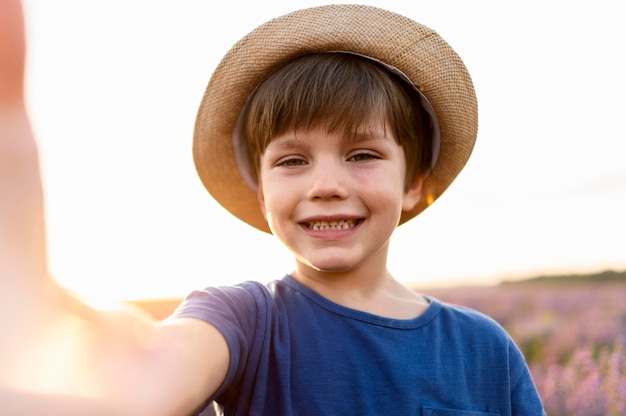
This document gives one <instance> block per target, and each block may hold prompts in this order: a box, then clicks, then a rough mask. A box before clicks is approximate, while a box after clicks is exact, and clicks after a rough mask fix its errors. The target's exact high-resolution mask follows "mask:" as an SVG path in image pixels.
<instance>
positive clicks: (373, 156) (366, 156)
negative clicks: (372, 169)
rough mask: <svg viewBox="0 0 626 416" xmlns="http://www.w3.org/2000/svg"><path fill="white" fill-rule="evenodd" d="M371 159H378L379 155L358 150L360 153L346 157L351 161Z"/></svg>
mask: <svg viewBox="0 0 626 416" xmlns="http://www.w3.org/2000/svg"><path fill="white" fill-rule="evenodd" d="M371 159H380V156H378V155H376V154H374V153H369V152H360V153H356V154H353V155H352V156H350V157H349V158H348V160H350V161H353V162H363V161H366V160H371Z"/></svg>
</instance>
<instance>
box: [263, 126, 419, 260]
mask: <svg viewBox="0 0 626 416" xmlns="http://www.w3.org/2000/svg"><path fill="white" fill-rule="evenodd" d="M340 130H341V129H340ZM391 131H392V130H391V129H390V128H385V126H383V125H381V124H380V123H371V125H368V126H363V128H362V129H360V131H359V134H358V135H357V137H356V138H353V137H346V136H345V135H344V134H343V133H342V132H341V131H338V132H335V133H328V132H327V131H326V129H324V128H323V126H322V127H321V128H319V127H318V128H314V129H311V130H308V131H306V130H298V131H291V132H288V133H286V134H282V135H280V136H278V137H276V138H274V139H273V140H272V141H271V142H270V144H269V145H268V147H267V149H266V151H265V153H264V154H263V155H262V156H261V160H260V172H259V179H260V180H259V182H260V183H259V201H260V203H261V209H262V210H263V212H264V214H265V217H266V219H267V221H268V223H269V227H270V229H271V230H272V233H273V234H274V235H275V236H277V237H278V238H279V239H280V240H281V241H282V242H283V244H285V245H286V247H287V248H288V249H289V250H291V251H292V252H293V253H294V255H295V256H296V260H297V263H298V267H299V268H300V267H306V268H312V269H314V270H317V271H324V272H350V271H352V270H356V269H358V268H360V267H363V266H365V267H370V266H374V264H375V263H374V262H378V263H377V264H378V265H379V266H382V267H385V268H386V259H387V249H388V242H389V238H390V236H391V234H392V233H393V231H394V230H395V228H396V226H397V224H398V221H399V219H400V214H401V212H402V211H403V210H409V209H411V208H413V206H414V205H415V204H417V202H418V201H419V199H420V190H421V180H416V181H415V184H414V185H413V186H412V187H411V189H409V190H408V191H406V192H405V169H406V166H405V164H406V162H405V158H404V152H403V150H402V147H401V146H400V145H399V144H398V143H397V141H396V140H395V138H394V137H393V135H392V133H391Z"/></svg>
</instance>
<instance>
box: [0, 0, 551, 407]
mask: <svg viewBox="0 0 626 416" xmlns="http://www.w3.org/2000/svg"><path fill="white" fill-rule="evenodd" d="M3 6H4V4H3ZM0 46H3V45H2V44H0ZM0 52H2V53H6V54H7V56H11V54H10V51H9V50H8V49H0ZM18 61H19V59H18V60H16V61H15V62H16V63H19V62H18ZM18 66H19V65H18ZM16 68H17V66H16ZM2 77H4V75H3V74H2V73H0V82H5V81H7V80H9V81H10V77H4V78H2ZM11 82H12V81H11ZM0 85H4V84H2V83H0ZM7 85H8V83H7ZM7 97H8V96H7ZM2 98H3V104H4V103H5V101H6V103H8V104H7V105H3V107H2V110H3V114H12V111H14V110H15V111H16V112H17V113H19V114H22V115H23V114H24V108H23V102H22V100H21V98H20V99H17V100H13V99H12V98H11V97H8V98H7V99H6V100H5V99H4V98H5V97H2ZM7 108H9V110H6V109H7ZM25 120H26V119H24V120H22V121H24V122H20V123H21V124H19V125H18V128H17V129H14V130H12V131H11V136H10V140H8V139H2V140H4V142H0V144H2V145H4V148H5V149H8V151H9V152H13V154H14V155H17V154H18V153H19V152H21V151H23V149H22V150H20V149H18V151H13V150H12V149H13V148H12V147H11V145H12V144H13V143H14V142H15V143H17V142H19V141H20V140H21V143H24V144H26V148H28V145H30V140H31V139H32V137H31V133H30V130H29V129H28V124H27V122H25ZM476 132H477V108H476V97H475V94H474V89H473V85H472V82H471V79H470V77H469V74H468V73H467V70H466V68H465V66H464V65H463V63H462V61H461V60H460V58H459V57H458V56H457V55H456V53H455V52H454V51H453V50H452V49H451V48H450V46H449V45H447V44H446V43H445V42H444V41H443V40H442V39H441V38H440V37H439V36H438V35H437V34H436V33H435V32H433V31H432V30H430V29H428V28H426V27H424V26H422V25H420V24H418V23H416V22H414V21H412V20H410V19H407V18H405V17H403V16H400V15H397V14H395V13H391V12H388V11H385V10H382V9H378V8H374V7H369V6H358V5H333V6H325V7H317V8H311V9H304V10H299V11H296V12H294V13H291V14H288V15H286V16H282V17H279V18H277V19H274V20H272V21H270V22H268V23H266V24H264V25H262V26H260V27H259V28H257V29H255V30H254V31H253V32H251V33H250V34H249V35H247V36H246V37H245V38H244V39H242V40H241V41H240V42H238V43H237V44H236V45H235V46H234V47H233V48H232V49H231V51H229V53H227V54H226V56H225V57H224V59H223V60H222V62H221V63H220V65H219V66H218V68H217V69H216V71H215V73H214V74H213V76H212V78H211V80H210V82H209V85H208V87H207V90H206V92H205V95H204V97H203V101H202V104H201V106H200V110H199V112H198V117H197V122H196V130H195V136H194V159H195V162H196V167H197V170H198V173H199V175H200V178H201V179H202V181H203V183H204V185H205V186H206V187H207V189H208V190H209V192H210V193H211V194H212V195H213V196H214V197H215V198H216V199H217V200H218V201H219V202H220V203H221V204H222V205H223V206H224V207H225V208H227V209H228V210H229V211H230V212H232V213H233V214H234V215H236V216H237V217H239V218H241V219H242V220H243V221H246V222H247V223H249V224H250V225H251V226H253V227H256V228H258V229H260V230H262V231H266V232H271V233H272V234H274V235H275V236H276V237H277V238H278V239H279V240H280V241H281V242H282V243H283V244H284V245H285V247H286V248H287V249H288V250H290V251H291V253H292V254H293V255H294V258H295V260H296V265H295V268H294V270H293V271H292V272H291V273H289V274H287V275H285V276H284V277H283V278H281V279H279V280H276V281H274V282H271V283H268V284H263V283H260V282H244V283H241V284H240V285H235V286H227V287H209V288H206V289H204V290H198V291H195V292H192V293H191V294H189V296H188V297H187V298H186V299H185V301H184V302H183V303H182V304H181V305H180V307H179V308H178V309H177V311H176V312H175V313H174V314H173V316H172V317H170V318H169V319H167V320H166V321H164V322H162V323H150V322H146V321H145V320H144V319H143V318H141V317H138V316H134V315H123V316H122V318H123V319H119V316H118V315H112V314H108V313H102V312H97V311H92V310H88V309H86V308H85V307H84V305H80V304H77V303H76V302H74V301H68V302H62V301H60V300H59V299H65V298H64V297H63V295H59V291H58V288H56V289H55V288H54V285H53V284H51V283H50V282H48V281H47V280H46V279H42V277H46V278H47V276H40V275H41V274H45V272H41V271H40V270H39V269H33V268H32V267H31V266H30V265H31V264H44V265H45V261H44V260H45V259H44V257H45V253H43V252H42V250H39V249H37V250H34V249H32V247H31V244H30V243H29V242H26V243H23V244H22V245H21V246H20V245H19V244H20V241H21V240H20V238H19V236H20V235H21V233H17V232H15V233H13V234H11V233H6V234H3V235H2V236H1V237H2V238H3V239H2V240H0V243H6V242H10V243H11V244H12V245H13V246H12V249H13V248H15V247H17V248H18V249H19V248H20V247H21V248H23V249H24V252H25V253H27V255H25V258H26V257H27V258H29V259H30V260H35V261H34V262H31V261H20V260H19V259H18V260H14V264H15V265H17V266H16V267H14V268H13V269H11V270H17V271H18V272H20V271H21V272H20V273H21V276H22V279H17V280H16V279H13V280H11V278H10V276H9V273H5V272H4V269H2V270H3V274H2V277H3V280H2V281H1V283H2V285H3V287H2V289H3V290H2V291H0V293H1V294H3V295H1V296H3V298H2V299H3V304H4V305H8V306H7V308H9V311H8V313H7V315H8V316H11V317H12V319H11V320H7V319H6V318H5V319H3V320H2V321H0V329H1V330H2V333H3V335H4V336H5V337H6V339H9V340H13V339H20V340H22V341H20V343H19V345H20V348H19V349H26V350H27V351H31V350H34V351H38V350H37V348H41V347H40V346H41V345H44V346H45V345H49V344H46V342H48V341H49V338H50V337H51V335H50V334H53V335H54V334H55V332H54V331H52V329H55V330H56V329H59V328H60V329H59V330H60V331H61V332H59V333H60V334H61V335H63V336H62V339H66V340H67V345H68V346H70V347H72V348H73V349H72V351H75V352H76V353H75V354H73V355H72V356H73V357H74V359H73V360H70V361H66V362H64V365H63V366H54V365H52V364H55V363H56V360H58V359H59V357H63V356H64V355H63V354H60V355H59V354H55V353H54V351H53V350H51V349H50V350H49V349H47V348H46V349H45V351H46V353H47V354H43V355H42V356H41V357H40V358H39V361H33V357H35V358H36V357H38V356H37V355H36V354H35V355H31V356H29V360H28V361H27V363H26V364H21V361H20V360H17V363H16V360H15V359H14V357H13V354H15V353H16V352H18V351H19V349H18V348H9V347H7V346H3V347H2V348H3V349H0V352H1V353H2V354H0V364H2V365H3V368H5V369H9V370H7V371H4V373H3V374H2V375H1V376H0V398H3V399H4V398H6V397H9V396H8V395H7V391H8V392H12V393H15V394H13V395H12V396H11V397H12V398H11V399H10V400H3V401H0V411H2V412H1V413H3V414H33V410H32V409H33V408H36V406H37V405H39V409H41V408H44V409H45V411H46V412H47V413H48V414H64V415H70V414H87V413H89V414H107V415H111V414H120V415H127V414H128V415H131V414H132V415H150V416H153V415H182V414H190V413H196V414H197V413H198V412H201V413H202V412H204V413H203V414H209V413H208V412H209V409H210V408H211V406H210V404H211V403H213V402H216V403H218V404H219V405H220V407H221V408H222V409H223V411H224V412H225V414H227V415H379V414H390V415H410V414H420V415H443V416H460V415H473V416H477V415H543V414H544V412H543V408H542V405H541V401H540V399H539V397H538V395H537V392H536V389H535V387H534V384H533V381H532V379H531V376H530V373H529V371H528V368H527V366H526V364H525V362H524V358H523V357H522V355H521V353H520V351H519V350H518V349H517V347H516V346H515V344H514V343H513V341H512V340H511V339H510V337H509V336H508V335H507V334H506V332H505V331H504V330H503V329H502V328H501V327H500V326H498V325H497V324H496V323H495V322H494V321H492V320H491V319H489V318H487V317H485V316H483V315H481V314H479V313H477V312H474V311H471V310H468V309H465V308H461V307H456V306H451V305H446V304H443V303H441V302H439V301H438V300H437V299H434V298H432V297H428V296H422V295H419V294H417V293H415V292H414V291H412V290H410V289H409V288H407V287H405V286H403V285H402V284H401V283H400V282H398V281H397V280H395V279H394V278H393V276H391V274H390V273H389V271H388V270H387V257H388V250H389V240H390V238H391V235H392V234H393V232H394V230H395V229H396V227H397V226H398V225H399V224H402V223H404V222H406V221H408V220H410V219H411V218H413V217H414V216H416V215H418V214H419V213H420V212H421V211H423V210H424V209H425V208H426V207H428V206H429V205H431V204H432V203H433V202H434V200H436V199H437V198H438V197H439V196H440V195H441V193H442V192H444V191H445V189H446V188H447V187H448V186H449V184H450V183H451V182H452V181H453V180H454V178H455V177H456V175H457V174H458V173H459V172H460V171H461V169H462V168H463V166H464V164H465V163H466V161H467V160H468V158H469V156H470V153H471V150H472V147H473V144H474V140H475V138H476ZM0 139H1V138H0ZM14 139H15V140H14ZM18 139H19V140H18ZM16 149H17V147H16ZM26 153H28V152H26ZM6 154H7V155H9V156H10V154H9V153H6ZM28 154H30V155H31V156H33V155H34V153H32V152H31V153H28ZM31 159H32V160H36V157H35V156H33V157H32V158H31ZM7 160H9V158H7ZM29 160H30V159H29ZM14 165H15V166H18V165H19V164H14ZM18 167H19V166H18ZM19 169H25V170H26V171H27V173H28V177H29V178H30V179H32V180H33V181H32V183H30V182H29V183H30V185H29V186H25V187H23V188H20V191H19V193H15V190H16V189H17V188H16V187H15V186H4V184H7V183H8V184H9V185H11V184H12V183H15V179H14V178H15V175H13V174H14V173H16V172H18V173H19V172H21V171H20V170H19ZM19 169H18V168H15V170H13V171H11V170H8V169H5V170H0V174H1V175H2V177H0V179H3V180H4V182H3V181H0V185H3V187H2V188H0V191H2V194H3V196H9V198H7V199H6V200H7V201H11V203H13V204H14V205H15V206H16V207H19V206H20V205H19V203H24V204H26V203H31V205H32V206H33V207H34V208H35V209H34V210H32V214H31V211H28V210H20V212H21V213H22V214H23V215H27V216H28V215H31V217H32V218H35V219H37V218H39V217H38V215H39V214H41V212H42V211H41V210H42V206H41V204H39V203H38V202H37V201H38V199H37V198H40V197H41V190H40V189H39V182H38V179H37V180H34V179H35V178H38V176H37V175H38V173H37V170H36V169H35V168H32V167H31V168H30V169H28V167H26V168H24V166H22V167H21V168H19ZM12 181H14V182H12ZM24 183H26V182H24ZM24 195H26V197H25V196H24ZM32 196H34V197H35V198H34V199H29V197H32ZM15 201H17V202H15ZM7 206H8V205H7ZM11 212H13V211H11V210H6V211H5V212H0V214H2V215H0V220H3V221H4V222H3V224H4V223H6V224H8V223H9V221H10V220H11V218H14V217H15V215H14V214H11ZM14 212H17V211H14ZM7 213H8V214H7ZM24 213H25V214H24ZM20 218H21V217H20ZM24 224H27V222H24ZM37 224H38V223H35V225H34V226H33V225H32V224H30V223H28V224H27V225H24V226H23V227H22V231H26V230H28V231H31V228H33V227H34V229H35V231H37V232H38V233H39V234H37V235H39V236H40V237H42V236H43V229H42V228H41V227H39V228H38V227H37ZM41 240H42V238H41ZM3 247H9V245H8V244H7V245H5V246H3V245H2V244H0V249H1V250H4V251H1V250H0V254H6V252H8V251H6V249H3ZM35 248H37V247H35ZM39 248H40V247H39ZM5 251H6V252H5ZM237 255H238V256H240V257H244V258H245V253H237ZM209 261H210V260H209ZM7 264H8V263H7ZM416 264H418V262H416ZM0 266H1V265H0ZM5 269H6V270H9V269H8V268H6V267H5ZM38 270H39V271H38ZM12 273H13V274H12V275H11V276H17V275H20V273H17V274H16V273H14V272H12ZM16 282H19V283H20V284H19V285H16V284H15V283H16ZM41 282H46V283H45V284H44V285H43V286H45V287H51V288H52V289H51V292H52V293H53V295H49V294H47V293H40V291H39V290H33V288H35V287H37V284H38V283H41ZM29 284H30V286H29ZM7 293H10V297H7V295H6V294H7ZM16 299H18V301H16ZM41 310H45V311H47V312H46V313H42V312H41ZM35 313H38V314H39V315H37V316H40V317H42V318H41V319H39V320H33V319H30V317H31V316H35ZM68 323H71V325H69V324H68ZM60 324H64V325H60ZM53 338H55V339H57V338H58V337H53ZM7 345H9V344H7ZM15 345H18V343H16V344H15ZM17 355H18V356H19V354H17ZM66 355H67V354H66ZM68 374H69V375H68ZM49 380H54V383H52V384H49V383H48V384H47V381H48V382H49ZM24 383H26V384H24ZM25 385H26V387H27V388H25ZM35 385H37V386H38V387H37V388H36V389H35V388H33V386H35ZM25 391H26V392H27V393H26V397H27V398H28V400H20V399H15V397H22V396H21V394H24V392H25ZM18 393H19V394H18ZM7 403H9V404H7ZM207 405H209V407H207ZM33 406H35V407H33ZM205 408H206V409H207V410H204V411H203V409H205ZM86 409H88V410H86Z"/></svg>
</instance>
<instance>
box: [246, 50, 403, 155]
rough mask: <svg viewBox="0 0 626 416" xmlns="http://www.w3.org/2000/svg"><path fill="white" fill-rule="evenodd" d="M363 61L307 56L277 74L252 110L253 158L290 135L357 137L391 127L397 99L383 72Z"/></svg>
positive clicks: (255, 99)
mask: <svg viewBox="0 0 626 416" xmlns="http://www.w3.org/2000/svg"><path fill="white" fill-rule="evenodd" d="M382 71H383V70H382V69H380V68H377V67H376V66H374V65H372V64H371V63H368V62H365V61H364V60H363V59H362V58H360V57H356V56H352V55H348V54H341V53H325V54H316V55H306V56H304V57H301V58H299V59H297V60H295V61H293V62H291V63H289V64H287V65H285V66H284V67H283V68H281V69H279V70H278V71H276V72H275V73H274V74H272V75H271V76H270V77H269V78H268V79H267V80H266V81H265V82H264V83H263V84H262V85H261V86H260V87H259V88H258V90H257V91H256V93H255V94H254V96H253V97H252V99H251V102H250V103H249V107H248V111H249V113H248V115H247V123H246V135H247V137H248V140H249V141H250V142H251V143H249V144H250V145H252V146H253V148H254V149H251V150H253V153H256V155H259V154H262V153H263V152H264V150H265V148H266V147H267V145H268V144H269V141H270V140H271V139H272V138H274V137H276V136H278V135H280V134H283V133H285V132H287V131H291V130H299V129H305V130H309V129H312V128H315V127H320V126H323V127H324V128H325V129H326V130H327V131H328V132H331V133H333V132H337V131H342V132H343V134H345V135H347V136H351V137H355V136H356V135H357V134H359V133H361V132H362V129H363V127H365V126H368V125H369V126H372V127H379V126H382V127H383V128H384V127H385V125H386V123H387V122H388V121H389V119H390V105H391V104H390V102H389V97H390V96H393V94H392V93H391V91H389V90H388V89H389V88H392V86H391V85H390V84H391V83H390V82H388V81H387V79H388V78H386V77H385V76H384V75H383V74H382V73H381V72H382Z"/></svg>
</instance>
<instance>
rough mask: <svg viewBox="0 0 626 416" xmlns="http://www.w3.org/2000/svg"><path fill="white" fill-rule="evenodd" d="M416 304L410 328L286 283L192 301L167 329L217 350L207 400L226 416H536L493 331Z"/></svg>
mask: <svg viewBox="0 0 626 416" xmlns="http://www.w3.org/2000/svg"><path fill="white" fill-rule="evenodd" d="M427 299H428V301H429V302H430V305H429V307H428V309H427V310H426V311H425V313H423V314H422V315H421V316H419V317H417V318H415V319H408V320H401V319H389V318H384V317H380V316H376V315H372V314H369V313H365V312H361V311H358V310H354V309H350V308H346V307H344V306H341V305H338V304H336V303H334V302H331V301H329V300H328V299H326V298H324V297H322V296H321V295H319V294H317V293H316V292H314V291H312V290H311V289H309V288H307V287H305V286H303V285H302V284H300V283H298V282H297V281H296V280H295V279H293V278H292V277H291V276H286V277H284V278H283V279H281V280H278V281H275V282H272V283H270V284H267V285H264V284H261V283H258V282H246V283H242V284H240V285H236V286H229V287H219V288H208V289H206V290H203V291H196V292H192V293H191V294H190V295H189V296H188V297H187V298H186V299H185V301H184V302H183V303H182V304H181V306H180V307H179V308H178V309H177V311H176V312H175V313H174V317H193V318H198V319H202V320H204V321H206V322H208V323H210V324H211V325H213V326H215V327H216V328H217V329H218V330H219V331H221V333H222V334H223V335H224V337H225V338H226V341H227V343H228V346H229V348H230V357H231V358H230V366H229V369H228V373H227V376H226V379H225V380H224V382H223V384H222V385H221V387H220V388H219V389H218V391H217V392H215V394H214V395H213V396H212V397H210V398H208V400H215V401H216V402H218V403H219V404H220V405H221V406H222V407H223V409H224V413H225V414H226V415H276V416H278V415H323V416H328V415H342V416H345V415H403V416H407V415H420V416H426V415H428V416H435V415H438V416H462V415H473V416H479V415H500V416H504V415H533V416H534V415H537V416H539V415H544V414H545V413H544V411H543V407H542V404H541V400H540V399H539V396H538V394H537V391H536V388H535V386H534V383H533V381H532V379H531V376H530V373H529V371H528V367H527V366H526V363H525V360H524V358H523V356H522V354H521V353H520V351H519V349H518V348H517V347H516V346H515V344H514V343H513V341H512V340H511V338H510V337H509V336H508V335H507V333H506V332H505V331H504V330H503V329H502V328H501V327H500V326H499V325H498V324H497V323H496V322H495V321H493V320H492V319H490V318H488V317H486V316H484V315H482V314H480V313H478V312H476V311H473V310H470V309H467V308H463V307H459V306H452V305H447V304H444V303H442V302H439V301H438V300H436V299H434V298H430V297H429V298H427ZM210 353H211V352H210V351H207V354H210Z"/></svg>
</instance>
